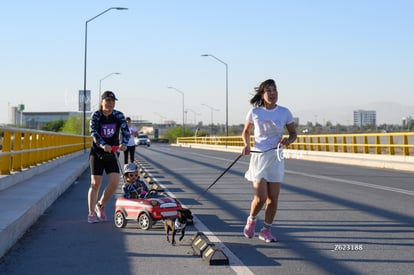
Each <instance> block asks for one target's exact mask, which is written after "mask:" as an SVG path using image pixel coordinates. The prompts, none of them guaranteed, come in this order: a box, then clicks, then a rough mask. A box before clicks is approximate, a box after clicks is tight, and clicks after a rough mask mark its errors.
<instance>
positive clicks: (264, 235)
mask: <svg viewBox="0 0 414 275" xmlns="http://www.w3.org/2000/svg"><path fill="white" fill-rule="evenodd" d="M259 239H261V240H262V241H265V242H267V243H273V242H276V238H275V237H273V236H272V232H270V228H263V229H262V230H260V233H259Z"/></svg>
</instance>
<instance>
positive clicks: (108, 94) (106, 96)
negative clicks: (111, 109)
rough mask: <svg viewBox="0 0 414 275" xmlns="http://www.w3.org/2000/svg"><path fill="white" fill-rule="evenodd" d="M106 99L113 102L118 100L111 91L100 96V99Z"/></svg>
mask: <svg viewBox="0 0 414 275" xmlns="http://www.w3.org/2000/svg"><path fill="white" fill-rule="evenodd" d="M107 98H111V99H113V100H118V99H117V98H116V96H115V94H114V93H113V92H111V91H105V92H104V93H103V94H102V99H107Z"/></svg>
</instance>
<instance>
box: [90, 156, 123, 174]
mask: <svg viewBox="0 0 414 275" xmlns="http://www.w3.org/2000/svg"><path fill="white" fill-rule="evenodd" d="M89 167H90V168H91V175H95V176H102V175H103V172H104V171H105V172H106V174H109V173H119V167H118V162H117V161H116V159H115V158H113V159H111V160H102V159H100V158H98V157H97V156H96V155H94V154H91V155H90V156H89Z"/></svg>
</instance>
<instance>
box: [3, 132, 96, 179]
mask: <svg viewBox="0 0 414 275" xmlns="http://www.w3.org/2000/svg"><path fill="white" fill-rule="evenodd" d="M0 134H1V136H0V146H1V149H0V174H2V175H9V174H10V173H11V172H12V171H21V170H22V169H25V168H29V167H30V166H35V165H38V164H40V163H43V162H47V161H49V160H53V159H55V158H58V157H61V156H64V155H67V154H71V153H74V152H77V151H80V150H83V149H84V141H85V140H86V142H88V143H90V142H91V138H90V137H87V138H86V139H84V137H83V136H80V135H69V134H62V133H55V132H46V131H38V130H30V129H20V128H10V127H2V126H0Z"/></svg>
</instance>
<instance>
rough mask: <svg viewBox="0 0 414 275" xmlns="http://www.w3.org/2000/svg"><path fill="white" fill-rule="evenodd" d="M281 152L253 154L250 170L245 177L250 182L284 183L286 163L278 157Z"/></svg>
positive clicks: (272, 151)
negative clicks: (263, 180)
mask: <svg viewBox="0 0 414 275" xmlns="http://www.w3.org/2000/svg"><path fill="white" fill-rule="evenodd" d="M278 153H280V151H275V150H271V151H268V152H265V153H252V154H251V156H250V164H249V169H248V170H247V172H246V173H245V175H244V177H245V178H246V179H247V180H248V181H252V182H260V181H261V180H262V179H265V180H266V181H267V182H282V181H283V176H284V174H285V162H284V159H283V158H282V157H278Z"/></svg>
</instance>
